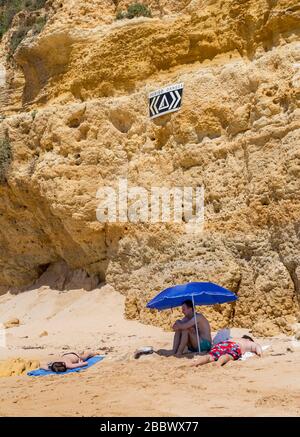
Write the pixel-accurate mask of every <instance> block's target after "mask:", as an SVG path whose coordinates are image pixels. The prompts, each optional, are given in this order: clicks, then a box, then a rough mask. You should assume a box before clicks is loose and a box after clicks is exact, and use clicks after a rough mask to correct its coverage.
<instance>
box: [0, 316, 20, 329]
mask: <svg viewBox="0 0 300 437" xmlns="http://www.w3.org/2000/svg"><path fill="white" fill-rule="evenodd" d="M3 325H4V328H6V329H8V328H15V327H17V326H19V325H20V320H19V319H17V318H14V319H10V320H8V321H7V322H5V323H4V324H3Z"/></svg>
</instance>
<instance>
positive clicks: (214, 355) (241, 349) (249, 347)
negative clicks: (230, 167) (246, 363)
mask: <svg viewBox="0 0 300 437" xmlns="http://www.w3.org/2000/svg"><path fill="white" fill-rule="evenodd" d="M245 352H252V353H254V354H256V355H258V356H260V357H261V356H262V348H261V346H260V345H259V344H258V343H255V342H254V340H253V339H252V338H251V337H249V336H248V335H243V337H242V338H231V339H230V340H227V341H221V342H220V343H217V344H216V345H214V346H213V347H212V348H211V350H210V352H209V353H208V354H207V355H204V356H202V357H199V358H198V359H197V361H196V362H195V363H193V364H192V366H202V365H203V364H208V363H212V362H214V361H216V362H217V366H219V367H221V366H224V365H225V364H226V363H228V361H231V360H238V359H239V358H240V357H241V356H242V355H243V354H244V353H245Z"/></svg>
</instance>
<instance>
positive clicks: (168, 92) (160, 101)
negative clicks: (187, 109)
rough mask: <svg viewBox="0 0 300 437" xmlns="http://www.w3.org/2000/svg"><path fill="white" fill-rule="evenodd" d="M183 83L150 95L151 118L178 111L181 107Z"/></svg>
mask: <svg viewBox="0 0 300 437" xmlns="http://www.w3.org/2000/svg"><path fill="white" fill-rule="evenodd" d="M182 93H183V83H178V84H176V85H171V86H169V87H167V88H162V89H160V90H157V91H153V92H152V93H150V94H149V115H150V118H155V117H159V116H160V115H164V114H168V113H169V112H174V111H178V109H180V106H181V101H182Z"/></svg>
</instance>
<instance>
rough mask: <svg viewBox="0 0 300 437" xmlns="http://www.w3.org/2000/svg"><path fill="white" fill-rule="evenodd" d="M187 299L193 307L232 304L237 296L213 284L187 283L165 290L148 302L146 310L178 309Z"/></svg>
mask: <svg viewBox="0 0 300 437" xmlns="http://www.w3.org/2000/svg"><path fill="white" fill-rule="evenodd" d="M188 299H190V300H193V302H194V304H195V305H215V304H221V303H226V302H234V301H235V300H237V296H236V295H235V294H234V293H232V291H229V290H227V288H224V287H221V286H220V285H217V284H214V283H213V282H188V283H187V284H183V285H175V286H174V287H169V288H166V289H165V290H163V291H162V292H161V293H159V294H158V295H157V296H155V297H154V298H153V299H152V300H151V301H150V302H148V304H147V308H155V309H158V310H165V309H168V308H174V307H178V306H180V305H182V304H183V302H184V301H185V300H188Z"/></svg>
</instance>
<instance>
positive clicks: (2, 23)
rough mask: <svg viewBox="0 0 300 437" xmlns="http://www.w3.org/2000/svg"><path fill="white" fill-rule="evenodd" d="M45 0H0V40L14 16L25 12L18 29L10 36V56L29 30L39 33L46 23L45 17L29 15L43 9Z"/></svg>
mask: <svg viewBox="0 0 300 437" xmlns="http://www.w3.org/2000/svg"><path fill="white" fill-rule="evenodd" d="M46 2H47V0H0V38H2V36H3V35H4V34H5V33H6V32H7V31H8V30H9V29H10V27H11V25H12V22H13V19H14V17H15V15H16V14H18V13H19V12H21V11H27V12H28V13H29V14H27V16H26V15H25V16H24V18H22V19H21V20H20V24H19V26H18V29H17V30H16V31H15V32H14V33H13V34H12V37H11V41H10V55H11V54H13V53H14V51H15V50H16V48H17V47H18V45H19V44H20V42H21V41H22V39H23V38H24V37H25V36H26V35H27V33H28V32H29V30H31V29H32V30H33V32H34V33H39V32H40V31H41V30H42V28H43V27H44V25H45V23H46V17H45V16H36V15H31V14H30V12H35V11H38V10H39V9H41V8H43V7H44V6H45V4H46Z"/></svg>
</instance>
